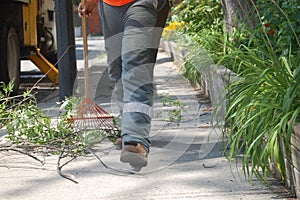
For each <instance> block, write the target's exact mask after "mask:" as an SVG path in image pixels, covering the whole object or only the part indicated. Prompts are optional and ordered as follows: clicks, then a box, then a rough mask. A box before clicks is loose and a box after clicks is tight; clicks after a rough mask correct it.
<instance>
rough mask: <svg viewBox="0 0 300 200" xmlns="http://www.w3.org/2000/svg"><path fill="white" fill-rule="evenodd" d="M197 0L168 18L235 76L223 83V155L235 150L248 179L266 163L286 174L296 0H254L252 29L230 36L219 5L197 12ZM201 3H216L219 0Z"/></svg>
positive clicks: (294, 114)
mask: <svg viewBox="0 0 300 200" xmlns="http://www.w3.org/2000/svg"><path fill="white" fill-rule="evenodd" d="M197 2H198V1H193V0H189V1H183V3H182V4H180V5H179V7H175V8H174V9H173V10H172V13H173V14H174V16H172V17H171V21H172V20H173V21H175V20H176V21H183V22H184V23H183V24H184V25H185V28H184V29H182V30H181V31H180V32H183V33H185V34H188V35H189V36H192V37H193V38H194V39H195V40H196V41H197V42H198V44H199V46H200V47H202V48H205V49H206V50H207V51H208V52H209V53H210V55H211V57H212V58H213V60H214V61H215V62H216V63H217V64H221V65H224V66H226V67H227V68H229V69H230V70H232V71H233V72H235V73H236V74H237V76H238V78H237V79H236V80H235V81H234V82H232V83H231V84H230V85H229V86H228V87H227V91H228V92H227V99H226V102H227V111H226V126H225V127H224V137H225V139H226V140H227V141H228V143H227V147H228V148H229V149H230V153H229V155H228V157H229V159H230V160H232V158H237V157H239V156H238V155H240V156H241V157H242V163H243V170H244V173H245V176H246V177H248V178H250V180H251V179H252V177H253V176H254V175H255V176H257V177H258V178H260V179H261V180H264V181H266V180H267V179H266V178H267V177H268V175H269V174H270V173H272V166H271V163H272V162H275V163H276V164H277V167H278V169H279V171H280V172H281V173H282V176H283V178H284V179H286V174H285V163H284V161H283V157H284V156H283V150H284V149H285V150H287V151H289V150H290V138H291V133H292V127H293V125H294V123H295V122H297V121H298V122H299V121H300V119H299V116H300V114H299V113H300V65H299V63H300V53H299V52H300V43H299V39H300V29H299V28H298V27H299V26H300V14H299V9H300V2H299V1H298V0H291V1H283V0H276V1H275V0H268V1H263V0H257V1H256V3H257V5H256V6H254V7H253V9H254V10H255V11H256V14H257V16H256V17H257V18H256V22H257V24H256V27H255V29H254V30H253V29H250V28H248V27H247V26H246V25H245V26H242V27H239V28H238V29H235V32H234V33H233V34H232V35H229V34H227V33H226V32H225V31H222V24H221V23H220V24H219V22H221V21H222V16H221V9H220V7H219V8H218V9H220V10H219V11H217V10H218V9H211V10H214V12H213V13H214V15H212V13H209V14H208V13H207V12H199V10H201V9H200V7H201V6H203V5H202V4H201V5H199V4H198V3H197ZM202 2H203V3H204V4H208V5H212V8H216V7H214V6H213V5H216V4H219V6H220V2H219V1H216V2H215V4H211V3H213V2H212V1H202ZM216 6H217V5H216ZM216 11H217V12H216ZM196 12H198V13H197V14H195V13H196ZM215 14H217V15H215ZM211 16H215V19H216V20H213V19H212V18H211ZM217 18H218V19H217ZM187 64H189V61H188V62H187ZM192 64H193V66H195V63H192ZM189 67H190V65H186V69H187V71H188V73H189V74H191V76H190V77H193V76H192V75H193V74H194V73H193V70H196V72H199V68H194V69H193V68H189ZM187 77H189V76H187ZM197 79H198V78H197Z"/></svg>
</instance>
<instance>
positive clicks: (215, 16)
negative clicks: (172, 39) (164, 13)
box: [170, 0, 222, 35]
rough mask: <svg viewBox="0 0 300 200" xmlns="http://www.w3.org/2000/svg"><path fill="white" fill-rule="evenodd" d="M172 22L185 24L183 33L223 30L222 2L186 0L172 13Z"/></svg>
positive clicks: (218, 0) (192, 33)
mask: <svg viewBox="0 0 300 200" xmlns="http://www.w3.org/2000/svg"><path fill="white" fill-rule="evenodd" d="M170 16H171V18H170V21H171V22H172V21H178V22H183V24H184V29H183V30H182V32H183V33H186V34H191V35H194V34H197V33H198V32H200V31H201V30H203V29H209V30H211V31H221V30H222V6H221V1H220V0H217V1H216V0H203V1H201V3H200V4H199V1H198V0H185V1H182V3H180V4H179V5H178V6H176V7H174V8H173V9H172V11H171V15H170Z"/></svg>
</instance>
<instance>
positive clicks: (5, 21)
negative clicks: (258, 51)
mask: <svg viewBox="0 0 300 200" xmlns="http://www.w3.org/2000/svg"><path fill="white" fill-rule="evenodd" d="M54 10H55V2H54V0H0V82H4V83H6V84H7V83H8V82H10V81H13V82H14V85H15V91H17V90H18V86H19V80H20V60H23V59H29V60H31V61H32V62H33V63H34V64H35V65H36V66H37V67H38V68H39V69H40V70H41V71H42V72H43V73H45V74H46V75H47V77H48V78H49V79H50V80H52V81H53V82H54V83H55V84H58V70H57V68H56V67H55V66H54V64H55V62H56V59H57V46H56V28H55V27H56V23H55V11H54Z"/></svg>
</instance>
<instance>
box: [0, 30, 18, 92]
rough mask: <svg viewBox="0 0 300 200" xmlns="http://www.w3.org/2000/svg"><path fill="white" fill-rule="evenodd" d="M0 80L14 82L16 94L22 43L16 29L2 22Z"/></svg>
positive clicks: (0, 34)
mask: <svg viewBox="0 0 300 200" xmlns="http://www.w3.org/2000/svg"><path fill="white" fill-rule="evenodd" d="M0 44H1V46H0V71H1V73H0V82H4V83H5V84H8V83H9V82H13V83H14V90H13V92H12V93H13V94H16V93H17V91H18V88H19V83H20V45H19V39H18V34H17V31H16V29H15V28H14V27H13V26H12V25H10V24H2V25H1V30H0Z"/></svg>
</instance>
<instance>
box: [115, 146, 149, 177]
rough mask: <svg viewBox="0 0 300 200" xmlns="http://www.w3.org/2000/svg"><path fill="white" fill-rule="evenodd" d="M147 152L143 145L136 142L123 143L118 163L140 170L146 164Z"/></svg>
mask: <svg viewBox="0 0 300 200" xmlns="http://www.w3.org/2000/svg"><path fill="white" fill-rule="evenodd" d="M147 156H148V152H147V150H146V149H145V147H144V146H143V145H141V144H140V143H137V142H125V144H124V146H123V148H122V152H121V157H120V161H121V162H123V163H129V164H130V165H131V166H132V167H133V168H134V169H135V170H138V171H139V170H140V169H141V168H142V167H145V166H147V164H148V158H147Z"/></svg>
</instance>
